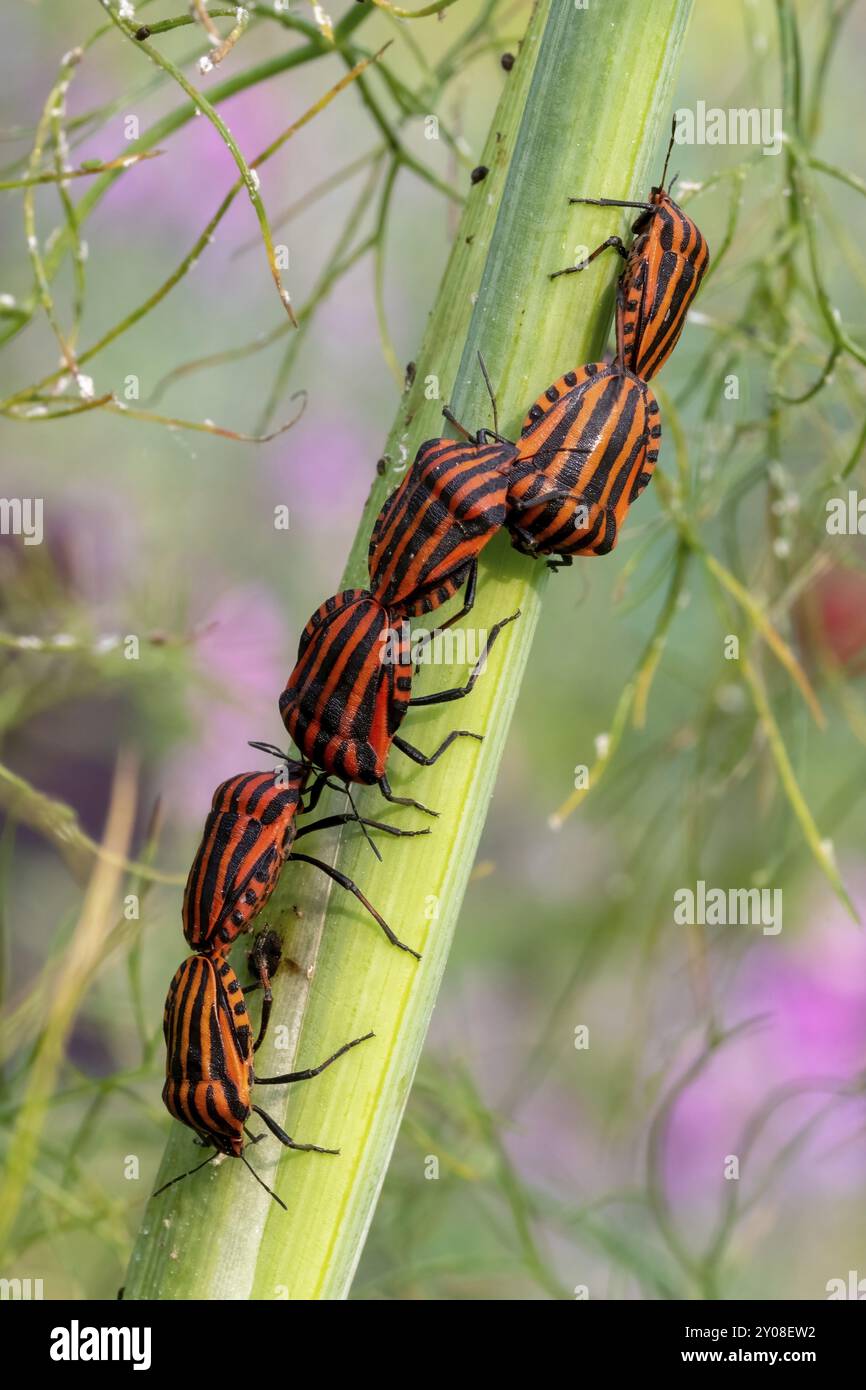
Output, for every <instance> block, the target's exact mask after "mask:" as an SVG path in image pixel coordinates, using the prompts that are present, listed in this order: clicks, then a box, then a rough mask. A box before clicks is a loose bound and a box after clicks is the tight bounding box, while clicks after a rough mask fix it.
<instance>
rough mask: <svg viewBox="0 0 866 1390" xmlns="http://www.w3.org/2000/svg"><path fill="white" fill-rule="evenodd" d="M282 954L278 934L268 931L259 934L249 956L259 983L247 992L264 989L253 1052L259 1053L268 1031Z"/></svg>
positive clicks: (249, 987) (252, 969)
mask: <svg viewBox="0 0 866 1390" xmlns="http://www.w3.org/2000/svg"><path fill="white" fill-rule="evenodd" d="M282 954H283V948H282V946H281V944H280V938H279V937H278V936H277V934H276V932H274V931H271V930H270V929H266V930H265V931H260V932H258V933H257V935H256V936H255V938H254V940H253V944H252V949H251V950H250V952H249V953H248V955H247V963H248V965H249V967H250V971H251V973H252V974H253V975H254V976H255V977H256V980H257V982H258V983H257V984H254V985H248V986H247V991H246V992H247V994H249V993H250V990H251V989H257V988H259V987H261V989H262V1016H261V1019H260V1021H259V1035H258V1037H257V1038H256V1040H255V1042H254V1043H253V1052H257V1051H258V1049H259V1048H260V1047H261V1045H262V1043H263V1042H264V1038H265V1034H266V1033H267V1031H268V1022H269V1021H270V1017H271V1007H272V1005H273V1002H274V996H273V994H272V993H271V979H272V977H273V976H274V975H275V974H276V973H277V967H278V966H279V963H280V960H281V958H282Z"/></svg>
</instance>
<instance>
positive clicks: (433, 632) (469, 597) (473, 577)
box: [415, 560, 478, 676]
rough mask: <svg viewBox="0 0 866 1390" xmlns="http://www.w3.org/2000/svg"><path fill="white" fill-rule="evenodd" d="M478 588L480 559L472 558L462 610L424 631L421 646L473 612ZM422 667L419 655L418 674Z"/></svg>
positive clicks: (420, 637)
mask: <svg viewBox="0 0 866 1390" xmlns="http://www.w3.org/2000/svg"><path fill="white" fill-rule="evenodd" d="M477 590H478V561H477V560H472V561H471V563H470V565H469V568H468V570H467V572H466V588H465V589H464V591H463V607H462V608H461V609H460V612H459V613H455V614H454V616H453V617H452V618H448V619H447V621H446V622H444V623H440V624H439V626H438V627H434V628H431V629H430V631H429V632H422V633H421V635H420V636H419V638H418V645H419V647H421V648H423V647H424V646H425V645H426V643H427V642H432V641H433V639H434V637H436V636H437V635H438V634H439V633H440V632H445V631H446V629H447V628H449V627H454V625H455V624H456V623H459V622H460V621H461V620H462V619H463V618H465V617H466V616H467V614H469V613H471V612H472V609H473V608H474V607H475V595H476V592H477ZM420 669H421V658H420V657H419V659H418V660H417V661H416V663H415V675H416V676H417V674H418V672H419V671H420Z"/></svg>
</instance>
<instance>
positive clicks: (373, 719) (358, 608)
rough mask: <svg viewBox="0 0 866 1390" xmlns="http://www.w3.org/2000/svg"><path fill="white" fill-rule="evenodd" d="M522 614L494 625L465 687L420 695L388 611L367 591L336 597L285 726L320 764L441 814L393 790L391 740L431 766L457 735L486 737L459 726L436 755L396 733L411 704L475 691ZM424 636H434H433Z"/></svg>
mask: <svg viewBox="0 0 866 1390" xmlns="http://www.w3.org/2000/svg"><path fill="white" fill-rule="evenodd" d="M518 616H519V615H518V614H517V613H514V614H512V615H511V616H510V617H508V618H505V619H503V620H502V621H501V622H498V623H496V624H495V625H494V627H492V628H491V630H490V633H489V635H488V637H487V641H486V643H485V645H484V648H483V650H482V652H481V655H480V656H479V658H478V661H477V662H476V663H475V666H474V667H473V669H472V672H471V674H470V676H469V679H468V680H467V682H466V684H465V685H463V686H458V687H455V688H453V689H450V690H440V691H437V692H436V693H435V694H433V695H421V696H417V697H415V698H413V697H412V677H413V675H414V664H413V661H414V653H413V652H412V651H411V649H410V643H409V641H408V640H407V638H406V636H405V635H404V634H402V633H401V632H400V629H399V628H396V627H395V626H394V620H393V618H392V615H391V614H390V613H389V611H388V609H387V608H386V607H385V606H384V604H382V603H380V602H379V601H378V599H375V598H374V597H373V595H372V594H371V593H369V592H368V591H367V590H366V589H346V590H344V591H343V593H340V594H335V595H334V597H333V598H330V599H327V600H326V602H325V603H323V604H321V606H320V607H319V608H318V609H317V610H316V612H315V613H314V614H313V616H312V617H311V618H310V621H309V622H308V623H307V625H306V627H305V628H304V631H303V633H302V635H301V641H300V645H299V647H298V660H297V664H296V665H295V668H294V670H293V671H292V673H291V675H290V676H289V679H288V681H287V683H286V687H285V689H284V691H283V693H282V695H281V696H280V714H281V715H282V719H283V723H284V724H285V726H286V729H287V730H288V732H289V734H290V735H291V737H292V738H293V739H294V741H295V743H296V744H297V746H298V748H299V749H300V750H301V753H302V754H303V756H304V758H305V759H306V760H307V761H309V762H311V763H313V765H314V766H315V767H318V768H322V769H324V771H325V772H327V773H330V774H332V775H333V776H335V777H337V778H338V779H340V780H341V781H346V782H360V783H362V784H365V785H367V786H372V785H374V784H378V786H379V789H380V790H381V792H382V795H383V796H384V797H385V798H386V800H388V801H392V802H396V803H399V804H401V805H409V806H415V807H417V808H418V809H419V810H421V811H426V812H428V814H434V813H432V812H430V811H429V808H428V807H426V806H423V805H422V804H421V803H420V802H418V801H414V800H412V799H411V798H409V797H399V796H395V795H394V794H393V792H392V790H391V786H390V783H389V781H388V777H387V774H386V770H385V769H386V764H387V761H388V755H389V753H390V751H391V746H392V744H393V746H394V747H396V748H399V749H400V751H401V752H402V753H404V754H405V755H406V756H407V757H408V758H411V759H412V761H413V762H416V763H420V764H421V765H422V766H424V767H429V766H431V765H432V764H433V763H435V762H436V761H437V759H438V758H440V757H441V756H442V754H443V753H444V752H445V750H446V748H449V747H450V746H451V744H452V743H453V742H454V740H455V739H458V738H480V735H479V734H472V733H470V732H469V731H468V730H466V729H455V730H452V732H451V733H450V734H448V736H447V738H445V739H444V740H443V742H442V743H441V744H440V746H439V747H438V748H437V749H436V750H435V752H433V753H430V754H426V753H422V752H421V750H420V749H418V748H415V747H414V745H413V744H411V743H408V742H407V741H406V740H405V739H403V738H401V737H400V736H399V734H398V732H397V731H398V729H399V728H400V725H401V723H402V722H403V719H404V718H405V716H406V713H407V711H408V710H409V708H410V707H412V706H416V705H436V704H444V703H446V702H448V701H450V700H457V699H460V698H462V697H463V696H464V695H468V694H469V693H470V691H471V690H472V688H473V686H474V685H475V682H476V680H477V679H478V676H479V675H480V673H481V671H483V669H484V665H485V662H486V659H487V655H488V653H489V651H490V649H491V647H492V646H493V643H494V642H495V641H496V638H497V637H498V636H499V633H500V632H501V631H502V628H503V627H505V625H506V624H507V623H510V622H512V621H513V620H514V618H516V617H518ZM402 626H403V625H402V622H401V627H402ZM424 636H425V638H426V639H431V638H432V637H433V636H434V633H426V634H424Z"/></svg>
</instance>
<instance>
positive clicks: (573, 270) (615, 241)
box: [548, 198, 628, 280]
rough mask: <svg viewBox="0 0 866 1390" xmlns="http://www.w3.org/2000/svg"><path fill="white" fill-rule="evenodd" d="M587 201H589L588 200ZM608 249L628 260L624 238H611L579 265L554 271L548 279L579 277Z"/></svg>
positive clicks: (579, 199)
mask: <svg viewBox="0 0 866 1390" xmlns="http://www.w3.org/2000/svg"><path fill="white" fill-rule="evenodd" d="M570 201H571V202H572V203H579V202H583V201H584V199H582V198H572V199H571V200H570ZM586 201H589V200H588V199H587V200H586ZM608 249H612V250H614V251H616V253H617V255H618V256H622V258H623V260H624V261H627V260H628V247H627V246H626V245H625V242H624V241H623V240H622V237H618V236H609V237H608V238H607V240H606V241H603V242H602V243H601V245H600V246H596V248H595V250H594V251H590V253H589V255H588V256H587V257H586V258H585V259H584V260H582V261H581V262H580V263H579V265H567V266H565V268H564V269H563V270H552V271H551V272H550V275H549V276H548V279H550V280H556V279H558V278H559V276H560V275H577V274H578V273H579V272H580V271H581V270H586V267H587V266H588V265H589V264H590V263H591V262H592V261H594V260H595V258H596V256H600V255H601V253H602V251H607V250H608Z"/></svg>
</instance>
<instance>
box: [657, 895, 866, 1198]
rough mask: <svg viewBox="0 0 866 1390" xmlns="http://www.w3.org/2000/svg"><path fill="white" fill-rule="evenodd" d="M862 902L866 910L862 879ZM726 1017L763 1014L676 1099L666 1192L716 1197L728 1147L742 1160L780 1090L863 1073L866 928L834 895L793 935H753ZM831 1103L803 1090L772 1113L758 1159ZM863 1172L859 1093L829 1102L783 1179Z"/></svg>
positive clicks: (839, 1178)
mask: <svg viewBox="0 0 866 1390" xmlns="http://www.w3.org/2000/svg"><path fill="white" fill-rule="evenodd" d="M858 899H859V906H860V911H861V913H862V912H863V911H864V909H866V883H864V882H862V881H861V883H860V885H859V892H858V893H857V894H856V895H855V902H856V901H858ZM726 1015H727V1018H728V1019H729V1020H731V1021H740V1020H745V1019H748V1018H754V1017H756V1016H764V1018H763V1021H762V1022H761V1023H760V1024H758V1025H757V1026H756V1027H755V1028H754V1029H753V1030H749V1031H747V1032H746V1033H744V1034H743V1035H741V1036H740V1037H738V1038H735V1039H734V1040H733V1041H732V1042H730V1043H728V1044H726V1045H725V1046H724V1047H722V1048H721V1049H720V1051H719V1052H718V1053H717V1055H716V1056H715V1057H714V1058H713V1059H712V1061H711V1062H710V1063H709V1065H708V1066H707V1067H706V1068H705V1069H704V1070H703V1071H702V1072H701V1074H700V1076H699V1078H698V1079H697V1081H696V1082H695V1083H694V1084H692V1085H691V1086H690V1087H689V1089H688V1090H687V1091H686V1092H685V1093H684V1094H683V1095H682V1096H681V1097H680V1098H679V1100H678V1101H677V1103H676V1105H675V1107H674V1112H673V1116H672V1121H671V1124H670V1128H669V1131H668V1142H667V1149H666V1178H667V1183H668V1190H669V1191H670V1192H671V1193H672V1194H674V1195H676V1196H678V1197H681V1198H682V1197H696V1196H699V1195H703V1196H707V1197H710V1196H712V1195H713V1194H716V1195H718V1194H719V1192H720V1190H721V1186H722V1183H723V1181H724V1176H723V1166H724V1162H725V1157H726V1155H728V1154H739V1155H740V1156H741V1157H742V1154H741V1136H742V1132H743V1127H744V1125H745V1124H746V1123H747V1121H749V1120H750V1119H752V1118H753V1117H754V1116H755V1115H756V1114H758V1113H759V1112H760V1111H761V1110H762V1109H763V1108H764V1107H765V1106H766V1105H767V1102H768V1100H769V1099H770V1097H771V1096H772V1095H773V1094H774V1093H775V1092H776V1091H777V1089H778V1088H779V1087H785V1086H789V1085H799V1084H800V1083H804V1086H805V1085H806V1084H807V1083H809V1082H810V1081H812V1080H815V1079H830V1080H833V1079H835V1080H838V1081H841V1082H849V1083H856V1081H857V1079H858V1077H859V1076H860V1075H861V1074H862V1073H863V1072H864V1070H866V940H864V937H863V933H862V932H860V931H858V930H857V928H856V927H855V926H854V925H853V924H852V922H851V921H850V919H849V918H848V917H847V915H846V914H845V913H844V911H843V909H842V908H841V906H840V905H839V904H838V903H837V902H836V900H835V899H832V900H830V901H827V900H826V899H824V900H822V901H820V902H819V903H818V905H817V906H816V908H815V910H814V912H813V915H812V921H811V924H810V926H809V927H808V929H807V930H806V931H805V932H804V933H803V935H801V936H799V937H798V938H797V939H796V940H793V941H792V942H791V943H790V944H788V941H787V940H786V938H785V937H784V936H779V937H775V938H767V937H764V938H761V939H760V941H759V942H757V943H756V944H755V946H754V948H753V949H752V950H751V951H750V952H749V953H748V955H747V956H746V957H745V959H744V961H743V963H742V966H741V968H740V971H739V974H738V978H737V979H736V981H735V983H734V986H733V988H732V990H731V993H730V996H729V1004H728V1008H727V1009H726ZM692 1055H694V1053H693V1054H692ZM829 1101H830V1095H829V1093H828V1092H826V1091H815V1090H810V1089H803V1090H802V1092H801V1093H799V1094H797V1095H796V1096H795V1097H793V1098H792V1099H790V1100H789V1101H787V1102H786V1104H784V1105H783V1106H782V1107H781V1108H780V1109H779V1110H778V1111H777V1112H775V1114H774V1116H773V1118H772V1119H771V1121H770V1123H769V1125H768V1127H767V1130H766V1133H765V1136H764V1141H763V1142H762V1143H760V1144H759V1146H758V1149H757V1150H756V1160H757V1161H760V1166H761V1168H762V1169H763V1162H764V1161H766V1159H767V1158H768V1157H769V1156H770V1155H771V1153H772V1152H774V1151H775V1150H776V1149H777V1148H778V1147H779V1146H780V1145H781V1144H783V1143H785V1142H786V1141H787V1140H789V1139H791V1138H792V1137H793V1136H794V1135H795V1134H796V1133H797V1132H798V1131H799V1130H800V1129H801V1127H802V1126H803V1125H804V1124H806V1123H807V1122H808V1121H809V1119H810V1118H811V1117H814V1116H816V1115H817V1114H818V1112H819V1111H823V1110H824V1108H825V1107H827V1106H828V1102H829ZM864 1171H866V1095H858V1096H854V1097H852V1098H848V1097H841V1098H837V1099H835V1100H834V1101H833V1102H832V1104H831V1105H830V1106H829V1109H828V1111H827V1113H826V1115H823V1117H822V1118H821V1119H820V1120H819V1121H818V1123H817V1125H816V1127H815V1130H814V1133H812V1134H811V1136H810V1137H809V1139H808V1141H807V1143H806V1146H805V1148H804V1150H803V1152H802V1154H798V1156H796V1157H794V1158H793V1159H792V1160H791V1161H790V1163H788V1164H786V1166H785V1169H784V1172H781V1171H780V1173H779V1174H778V1177H779V1181H780V1182H782V1181H784V1182H785V1183H786V1184H790V1185H793V1186H794V1187H796V1188H802V1187H803V1185H804V1184H805V1185H807V1186H808V1188H809V1190H810V1191H815V1190H816V1189H824V1190H838V1189H839V1188H840V1187H849V1188H850V1187H852V1186H855V1185H859V1184H862V1181H863V1174H864ZM743 1177H744V1178H745V1177H746V1174H743Z"/></svg>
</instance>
